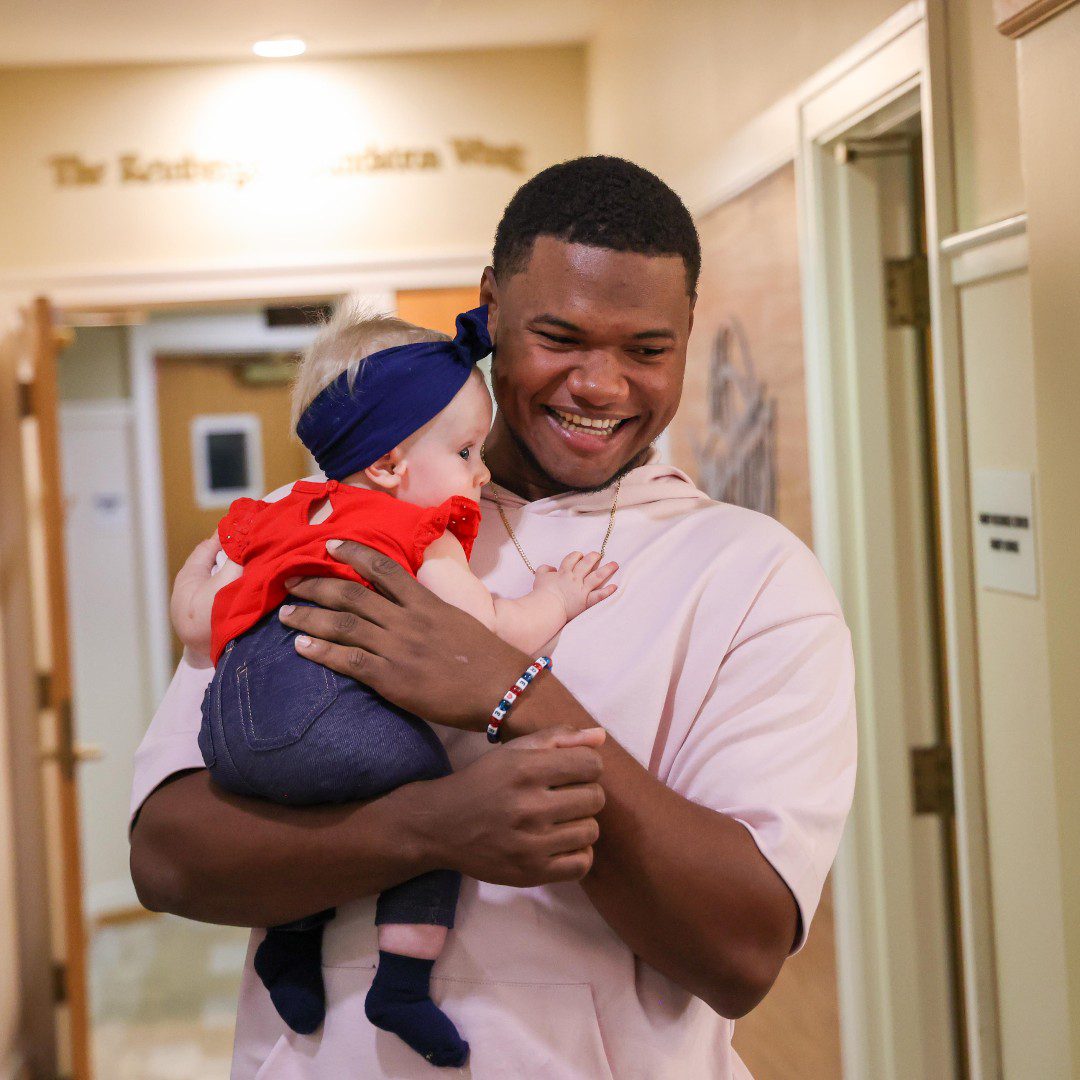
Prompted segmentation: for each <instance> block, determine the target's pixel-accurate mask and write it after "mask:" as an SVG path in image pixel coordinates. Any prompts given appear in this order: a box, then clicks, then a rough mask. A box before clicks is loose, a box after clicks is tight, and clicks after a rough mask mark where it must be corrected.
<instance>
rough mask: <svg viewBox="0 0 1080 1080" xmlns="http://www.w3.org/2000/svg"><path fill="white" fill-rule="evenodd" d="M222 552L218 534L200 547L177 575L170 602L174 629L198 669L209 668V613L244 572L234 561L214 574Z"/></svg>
mask: <svg viewBox="0 0 1080 1080" xmlns="http://www.w3.org/2000/svg"><path fill="white" fill-rule="evenodd" d="M219 551H221V544H220V543H219V542H218V538H217V536H216V535H214V536H212V537H210V539H209V540H204V541H203V542H202V543H201V544H199V545H198V546H197V547H196V548H195V550H194V551H193V552H192V553H191V554H190V555H189V556H188V559H187V562H185V563H184V565H183V566H182V567H181V568H180V573H178V574H177V575H176V581H175V583H174V584H173V591H172V599H171V600H170V601H169V613H170V615H171V616H172V624H173V628H174V629H175V630H176V635H177V637H179V638H180V640H181V642H183V645H184V649H185V650H186V651H187V654H188V659H189V660H190V662H191V663H192V664H193V665H194V666H195V667H209V666H210V613H211V612H212V611H213V608H214V597H215V596H217V594H218V591H219V590H220V589H221V588H222V587H223V586H225V585H228V584H229V582H230V581H235V580H236V579H237V578H238V577H240V575H241V573H242V568H241V567H239V566H237V564H236V563H234V562H231V561H226V563H225V564H224V566H222V567H221V569H220V570H219V571H218V572H217V573H214V564H215V563H216V562H217V556H218V552H219Z"/></svg>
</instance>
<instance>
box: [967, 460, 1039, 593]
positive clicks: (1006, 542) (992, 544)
mask: <svg viewBox="0 0 1080 1080" xmlns="http://www.w3.org/2000/svg"><path fill="white" fill-rule="evenodd" d="M1031 486H1032V485H1031V473H1026V472H1013V471H1008V470H1004V469H976V470H975V473H974V476H973V478H972V489H973V490H972V494H973V496H974V503H975V567H976V572H977V576H978V582H979V584H980V585H981V586H982V587H983V588H984V589H996V590H998V591H999V592H1011V593H1019V594H1020V595H1021V596H1038V594H1039V581H1038V573H1037V569H1036V565H1035V503H1034V499H1033V498H1032V491H1031Z"/></svg>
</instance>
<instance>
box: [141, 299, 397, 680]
mask: <svg viewBox="0 0 1080 1080" xmlns="http://www.w3.org/2000/svg"><path fill="white" fill-rule="evenodd" d="M364 299H365V300H367V301H369V302H370V303H371V304H372V305H373V306H376V307H378V308H379V309H380V310H385V309H386V308H387V304H389V307H390V309H391V310H392V308H393V304H394V300H393V294H392V293H386V292H379V293H371V294H364ZM315 333H316V329H315V328H314V327H311V326H274V327H271V326H267V325H266V323H265V322H264V321H263V320H262V319H261V318H260V317H259V316H258V315H257V314H251V313H238V314H232V315H202V314H194V313H192V314H187V315H183V314H176V315H172V316H168V317H165V318H160V319H158V318H151V319H150V320H148V321H147V322H145V323H142V324H140V325H137V326H134V327H132V328H131V331H130V334H129V337H128V358H129V361H130V365H131V398H132V407H133V410H134V416H135V453H136V463H135V466H136V491H137V493H138V501H139V529H140V533H141V538H140V539H141V545H142V559H141V562H142V573H143V595H144V597H145V600H144V604H145V619H146V633H147V643H148V654H149V672H148V674H149V680H150V688H151V696H152V699H153V700H154V701H161V699H162V698H163V697H164V696H165V691H166V690H167V689H168V686H169V681H170V679H171V678H172V670H173V656H172V640H171V638H170V635H169V593H170V582H169V569H168V555H167V552H166V546H165V502H164V481H163V478H162V471H161V425H160V413H159V411H158V391H157V384H158V371H157V357H158V356H159V355H160V354H162V353H168V354H169V355H171V356H186V355H194V354H200V353H215V354H220V355H227V354H230V353H238V354H243V353H258V352H292V351H294V350H298V349H303V348H306V347H307V346H308V345H309V344H310V343H311V340H312V338H313V337H314V336H315Z"/></svg>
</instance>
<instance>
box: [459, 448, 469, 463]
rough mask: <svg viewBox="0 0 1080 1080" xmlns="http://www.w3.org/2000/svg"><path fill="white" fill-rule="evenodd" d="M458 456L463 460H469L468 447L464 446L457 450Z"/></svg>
mask: <svg viewBox="0 0 1080 1080" xmlns="http://www.w3.org/2000/svg"><path fill="white" fill-rule="evenodd" d="M458 457H459V458H461V459H462V460H464V461H468V460H469V448H468V447H467V446H466V447H465V448H464V449H463V450H459V451H458Z"/></svg>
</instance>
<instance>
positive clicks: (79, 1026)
mask: <svg viewBox="0 0 1080 1080" xmlns="http://www.w3.org/2000/svg"><path fill="white" fill-rule="evenodd" d="M27 322H28V325H27V335H26V339H25V340H26V355H25V357H24V358H23V367H24V372H23V374H24V377H25V378H26V383H25V390H24V392H23V399H24V402H25V408H24V420H23V425H22V426H23V429H24V430H23V433H22V436H23V446H24V448H25V449H26V471H25V490H26V493H27V496H28V499H27V507H28V519H29V535H30V542H29V555H30V562H31V566H32V569H33V572H34V581H33V586H32V598H33V603H32V605H31V606H32V607H33V609H34V612H35V620H34V621H35V624H36V628H37V632H38V633H37V644H38V648H37V650H36V652H37V657H36V659H37V670H38V679H39V686H40V705H41V708H42V717H41V719H42V725H41V748H42V750H43V751H44V753H43V754H42V760H43V762H44V765H43V776H42V780H43V786H44V791H45V796H46V835H47V839H46V844H47V847H48V850H49V851H50V853H51V854H52V855H53V856H54V857H53V858H52V859H50V862H51V871H52V874H51V876H52V886H53V893H52V895H53V899H54V912H55V914H54V919H53V934H54V955H56V956H57V958H58V968H57V971H58V973H59V974H58V977H57V990H58V993H57V997H58V999H59V1003H60V1014H59V1020H60V1031H61V1032H62V1033H65V1035H66V1038H65V1039H64V1040H63V1043H62V1046H63V1048H64V1049H66V1051H67V1053H66V1055H64V1056H66V1057H67V1058H68V1060H67V1062H66V1065H67V1068H66V1069H64V1065H65V1062H64V1061H63V1060H62V1061H61V1069H62V1070H63V1071H65V1072H67V1073H69V1074H70V1075H71V1076H72V1077H74V1080H89V1077H90V1075H91V1068H90V1025H89V1007H88V1001H87V978H86V925H85V920H84V917H83V906H82V888H83V881H82V848H81V843H80V830H79V796H78V775H77V773H78V769H77V766H78V763H79V760H80V757H81V750H80V748H79V747H77V746H76V745H75V732H74V718H73V715H72V692H71V659H70V644H69V642H70V638H69V629H68V606H67V568H66V562H65V553H64V522H63V513H64V511H63V498H62V484H61V478H60V441H59V409H58V393H57V374H56V368H57V355H58V353H59V350H60V335H59V332H58V330H57V328H56V326H55V325H54V322H53V316H52V310H51V307H50V305H49V302H48V301H47V300H45V299H40V298H39V299H38V300H36V301H35V302H34V304H33V305H32V307H31V308H30V310H29V312H28V314H27ZM37 903H38V904H39V905H40V906H44V905H42V904H41V898H40V897H39V898H38V900H37Z"/></svg>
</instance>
